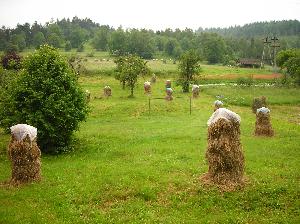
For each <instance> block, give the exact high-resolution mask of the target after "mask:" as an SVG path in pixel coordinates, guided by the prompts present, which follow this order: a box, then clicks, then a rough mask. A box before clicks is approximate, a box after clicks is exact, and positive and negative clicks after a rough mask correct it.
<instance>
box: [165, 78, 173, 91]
mask: <svg viewBox="0 0 300 224" xmlns="http://www.w3.org/2000/svg"><path fill="white" fill-rule="evenodd" d="M165 86H166V89H167V88H171V87H172V82H171V80H166V84H165Z"/></svg>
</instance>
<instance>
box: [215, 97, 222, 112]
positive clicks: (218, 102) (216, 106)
mask: <svg viewBox="0 0 300 224" xmlns="http://www.w3.org/2000/svg"><path fill="white" fill-rule="evenodd" d="M222 107H223V102H222V101H221V100H216V101H215V102H214V111H216V110H217V109H219V108H222Z"/></svg>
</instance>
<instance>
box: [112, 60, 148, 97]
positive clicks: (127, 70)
mask: <svg viewBox="0 0 300 224" xmlns="http://www.w3.org/2000/svg"><path fill="white" fill-rule="evenodd" d="M114 62H115V63H116V64H117V68H116V72H117V73H116V76H115V78H116V79H117V80H119V81H120V82H121V83H122V85H123V88H124V87H125V85H127V86H128V87H129V88H130V91H131V94H130V96H133V90H134V87H135V85H136V83H137V79H138V77H139V76H142V75H146V74H148V73H149V72H150V70H149V68H148V66H147V65H146V63H147V62H145V61H144V60H143V59H142V58H140V57H139V56H135V55H129V56H120V57H118V58H117V59H116V60H115V61H114Z"/></svg>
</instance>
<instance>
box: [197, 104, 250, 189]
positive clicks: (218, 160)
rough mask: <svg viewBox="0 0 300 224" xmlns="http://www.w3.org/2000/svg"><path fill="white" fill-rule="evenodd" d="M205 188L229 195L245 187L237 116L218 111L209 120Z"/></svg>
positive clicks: (221, 110) (222, 109) (222, 110)
mask: <svg viewBox="0 0 300 224" xmlns="http://www.w3.org/2000/svg"><path fill="white" fill-rule="evenodd" d="M205 157H206V159H207V161H208V172H207V173H206V174H204V175H203V176H202V180H203V182H204V183H205V184H210V185H211V184H213V185H217V186H218V187H219V188H220V189H221V190H224V191H232V190H235V189H236V188H238V187H241V186H243V185H244V181H243V174H244V154H243V150H242V145H241V142H240V116H239V115H237V114H236V113H234V112H232V111H230V110H227V109H225V108H220V109H218V110H216V111H215V112H214V113H213V115H212V116H211V118H210V119H209V120H208V145H207V150H206V154H205Z"/></svg>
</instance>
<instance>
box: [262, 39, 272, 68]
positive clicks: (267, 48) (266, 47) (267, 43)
mask: <svg viewBox="0 0 300 224" xmlns="http://www.w3.org/2000/svg"><path fill="white" fill-rule="evenodd" d="M263 43H264V48H263V52H262V56H261V63H260V67H261V68H263V67H264V62H265V61H270V62H271V65H272V66H273V60H272V56H271V49H270V44H271V43H272V42H271V40H270V38H269V37H268V36H267V37H266V38H264V39H263ZM266 51H267V52H266ZM266 54H268V55H267V57H269V58H266Z"/></svg>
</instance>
